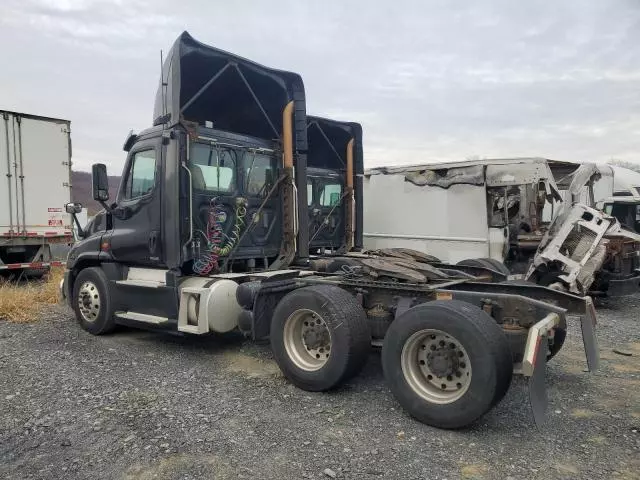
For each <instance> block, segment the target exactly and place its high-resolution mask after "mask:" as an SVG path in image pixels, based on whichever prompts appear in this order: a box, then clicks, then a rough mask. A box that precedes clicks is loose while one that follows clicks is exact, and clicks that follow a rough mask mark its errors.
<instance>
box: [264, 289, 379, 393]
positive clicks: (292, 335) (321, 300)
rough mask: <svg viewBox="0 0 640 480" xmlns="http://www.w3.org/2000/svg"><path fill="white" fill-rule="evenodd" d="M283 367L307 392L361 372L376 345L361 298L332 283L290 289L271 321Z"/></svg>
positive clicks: (274, 347)
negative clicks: (357, 299) (359, 302)
mask: <svg viewBox="0 0 640 480" xmlns="http://www.w3.org/2000/svg"><path fill="white" fill-rule="evenodd" d="M270 337H271V348H272V350H273V355H274V357H275V359H276V362H277V363H278V366H279V367H280V369H281V370H282V372H283V373H284V375H285V377H287V379H289V381H291V382H292V383H293V384H294V385H296V386H297V387H299V388H302V389H303V390H309V391H324V390H330V389H332V388H335V387H337V386H339V385H340V384H342V383H343V382H345V381H347V380H348V379H349V378H351V377H353V376H354V375H356V374H357V373H358V372H359V371H360V370H361V369H362V367H363V366H364V364H365V362H366V360H367V355H368V353H369V351H370V348H371V333H370V330H369V324H368V323H367V317H366V315H365V313H364V310H363V309H362V307H361V306H360V305H359V304H358V302H357V301H356V299H355V298H354V297H353V296H352V295H351V294H350V293H348V292H346V291H345V290H342V289H341V288H338V287H335V286H330V285H314V286H310V287H304V288H300V289H297V290H294V291H292V292H290V293H288V294H287V295H286V296H285V297H284V298H283V299H282V300H280V302H279V303H278V305H277V306H276V309H275V311H274V312H273V317H272V321H271V333H270Z"/></svg>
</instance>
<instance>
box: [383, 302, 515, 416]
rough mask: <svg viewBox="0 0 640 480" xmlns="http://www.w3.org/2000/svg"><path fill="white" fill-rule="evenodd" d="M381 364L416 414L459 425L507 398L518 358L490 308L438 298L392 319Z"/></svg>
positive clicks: (402, 401) (398, 394)
mask: <svg viewBox="0 0 640 480" xmlns="http://www.w3.org/2000/svg"><path fill="white" fill-rule="evenodd" d="M382 367H383V370H384V375H385V378H386V380H387V382H388V383H389V386H390V388H391V392H392V393H393V394H394V396H395V397H396V399H397V400H398V402H399V403H400V405H402V407H404V408H405V409H406V410H407V411H408V412H409V413H410V414H411V415H412V416H413V417H415V418H417V419H418V420H420V421H421V422H423V423H426V424H428V425H432V426H434V427H438V428H446V429H454V428H461V427H465V426H467V425H469V424H471V423H472V422H474V421H475V420H477V419H478V418H480V417H481V416H482V415H484V414H485V413H486V412H487V411H489V410H490V409H491V408H492V407H493V406H494V405H496V404H497V403H498V402H499V401H500V400H502V398H503V397H504V395H505V393H506V392H507V390H508V389H509V385H510V384H511V377H512V374H513V359H512V356H511V350H510V348H509V343H508V341H507V338H506V337H505V335H504V333H503V332H502V329H501V328H500V327H499V326H498V325H497V324H496V322H495V321H494V320H493V318H491V317H490V316H489V315H488V314H487V313H486V312H484V311H483V310H481V309H480V308H478V307H476V306H475V305H471V304H469V303H465V302H460V301H456V300H450V301H446V300H443V301H440V300H436V301H433V302H429V303H424V304H422V305H418V306H415V307H412V308H410V309H409V310H407V311H406V312H405V313H403V314H402V315H400V317H399V318H397V319H396V320H395V321H394V322H393V323H392V324H391V326H390V327H389V330H388V331H387V335H386V337H385V339H384V343H383V346H382Z"/></svg>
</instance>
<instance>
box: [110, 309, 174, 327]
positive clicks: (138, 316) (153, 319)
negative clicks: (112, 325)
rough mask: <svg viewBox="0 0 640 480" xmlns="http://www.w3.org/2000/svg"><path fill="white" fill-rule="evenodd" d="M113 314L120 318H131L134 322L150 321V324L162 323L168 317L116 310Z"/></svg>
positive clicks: (167, 319) (167, 320) (166, 320)
mask: <svg viewBox="0 0 640 480" xmlns="http://www.w3.org/2000/svg"><path fill="white" fill-rule="evenodd" d="M115 316H116V317H117V318H120V319H122V320H133V321H135V322H143V323H150V324H152V325H163V324H165V323H167V322H169V318H167V317H158V316H156V315H148V314H146V313H137V312H116V313H115Z"/></svg>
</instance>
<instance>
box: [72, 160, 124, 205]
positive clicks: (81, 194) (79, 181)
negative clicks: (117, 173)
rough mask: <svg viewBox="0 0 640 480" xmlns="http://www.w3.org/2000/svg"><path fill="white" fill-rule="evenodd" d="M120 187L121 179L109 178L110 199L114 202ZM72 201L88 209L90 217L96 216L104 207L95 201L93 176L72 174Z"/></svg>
mask: <svg viewBox="0 0 640 480" xmlns="http://www.w3.org/2000/svg"><path fill="white" fill-rule="evenodd" d="M119 185H120V177H109V198H110V200H109V201H110V202H113V201H114V200H115V198H116V192H117V191H118V186H119ZM71 201H73V202H80V203H81V204H82V206H83V207H86V208H87V214H88V215H89V216H92V215H95V214H96V213H98V212H99V211H100V210H102V207H101V206H100V204H99V203H98V202H96V201H94V200H93V196H92V194H91V174H90V173H88V172H75V171H74V172H72V173H71Z"/></svg>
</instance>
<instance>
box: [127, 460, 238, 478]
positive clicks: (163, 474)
mask: <svg viewBox="0 0 640 480" xmlns="http://www.w3.org/2000/svg"><path fill="white" fill-rule="evenodd" d="M204 472H206V474H207V477H206V478H210V479H212V480H224V479H228V478H238V474H237V472H234V471H233V469H232V468H231V467H230V465H229V464H228V463H226V462H224V461H222V460H221V459H220V458H218V457H216V456H215V455H181V454H180V455H171V456H168V457H164V458H162V459H161V460H160V461H158V462H154V463H153V464H152V465H141V464H136V465H133V466H132V467H130V468H129V469H128V470H127V471H126V472H125V474H124V479H125V480H153V479H158V478H163V479H173V478H175V479H178V478H196V477H197V476H198V475H199V474H202V473H204ZM188 473H191V474H192V475H195V476H196V477H191V476H190V475H188Z"/></svg>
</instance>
